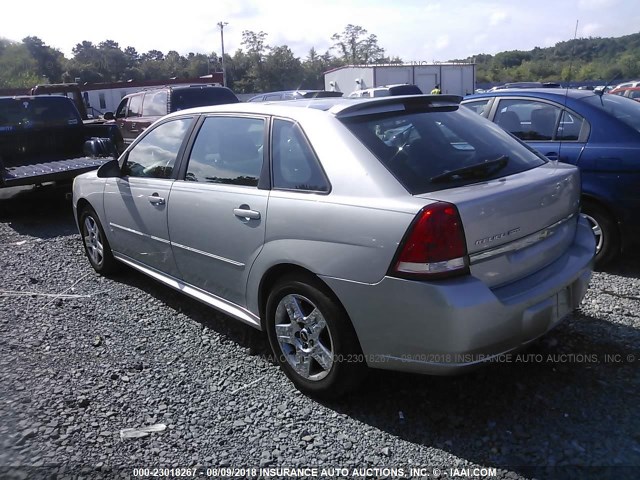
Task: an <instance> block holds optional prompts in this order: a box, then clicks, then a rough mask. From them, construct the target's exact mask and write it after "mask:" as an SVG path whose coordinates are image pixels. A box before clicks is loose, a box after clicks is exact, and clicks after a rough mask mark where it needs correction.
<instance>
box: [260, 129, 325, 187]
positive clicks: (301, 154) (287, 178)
mask: <svg viewBox="0 0 640 480" xmlns="http://www.w3.org/2000/svg"><path fill="white" fill-rule="evenodd" d="M272 148H273V153H272V158H273V188H277V189H283V190H303V191H315V192H328V191H329V182H328V180H327V178H326V177H325V175H324V172H323V171H322V168H320V164H319V163H318V159H317V157H316V155H315V153H314V152H313V150H312V149H311V146H310V145H309V143H308V142H307V139H306V138H305V136H304V134H303V133H302V129H301V128H300V127H299V125H298V124H296V123H294V122H291V121H287V120H280V119H276V120H274V122H273V141H272Z"/></svg>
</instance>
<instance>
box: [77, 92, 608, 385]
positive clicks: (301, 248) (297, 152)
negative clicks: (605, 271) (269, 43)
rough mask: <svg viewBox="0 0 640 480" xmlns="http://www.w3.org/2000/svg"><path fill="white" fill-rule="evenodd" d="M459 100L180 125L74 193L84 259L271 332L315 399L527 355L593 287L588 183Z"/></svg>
mask: <svg viewBox="0 0 640 480" xmlns="http://www.w3.org/2000/svg"><path fill="white" fill-rule="evenodd" d="M460 100H461V97H457V96H449V95H438V96H429V95H415V96H401V97H385V98H379V99H362V100H360V101H353V100H352V99H341V98H326V99H321V100H318V99H316V100H298V101H295V102H268V103H239V104H235V105H232V106H229V105H226V106H217V107H204V108H198V109H192V110H185V111H182V112H176V113H173V114H170V115H168V116H166V117H165V118H163V119H162V120H160V121H158V122H157V123H155V124H154V125H153V126H152V127H150V128H149V129H148V130H147V131H145V132H144V134H143V135H141V136H140V137H139V138H138V139H137V140H136V141H135V142H134V143H133V144H132V145H131V146H130V147H129V148H128V149H127V150H126V151H125V152H124V153H123V155H122V156H121V157H120V159H119V160H118V161H112V162H110V163H109V164H107V165H105V166H104V167H102V168H101V169H100V170H99V171H98V172H94V173H93V174H87V175H83V176H81V177H79V178H77V179H76V181H75V183H74V188H73V207H74V214H75V217H76V219H77V222H78V227H79V230H80V232H81V238H82V241H83V243H84V248H85V250H86V254H87V257H88V259H89V262H90V263H91V265H92V267H93V268H94V269H95V270H96V271H97V272H99V273H102V274H108V273H110V272H112V271H113V270H114V269H115V268H116V267H117V266H118V265H119V264H120V263H124V264H126V265H129V266H130V267H133V268H135V269H137V270H140V271H141V272H144V273H146V274H147V275H149V276H151V277H153V278H154V279H156V280H158V281H160V282H162V283H164V284H166V285H169V286H171V287H173V288H176V289H178V290H179V291H181V292H183V293H185V294H187V295H190V296H192V297H194V298H196V299H198V300H200V301H202V302H204V303H206V304H208V305H211V306H213V307H215V308H217V309H219V310H221V311H223V312H225V313H227V314H229V315H230V316H232V317H234V318H236V319H238V320H240V321H243V322H245V323H247V324H249V325H251V326H253V327H255V328H257V329H261V330H265V331H266V333H267V336H268V339H269V342H270V345H271V348H272V349H273V353H274V356H275V359H276V361H277V362H278V363H279V365H280V366H281V368H282V370H284V372H285V373H286V375H287V376H288V377H289V378H290V379H291V380H292V381H293V383H294V384H295V385H296V386H297V387H298V388H299V389H300V390H302V391H304V392H306V393H308V394H313V395H317V396H325V397H329V396H337V395H340V394H342V393H344V392H346V391H348V390H349V389H352V388H355V387H356V386H357V385H358V383H359V381H360V380H362V378H363V372H364V371H365V370H366V369H365V366H369V367H374V368H383V369H392V370H404V371H410V372H421V373H433V374H436V373H437V374H447V373H454V372H459V371H462V370H464V369H465V368H471V367H474V366H476V365H478V364H480V363H481V362H483V361H486V360H488V359H491V358H495V357H496V356H497V355H500V354H503V353H504V352H509V351H511V350H513V349H517V348H520V347H522V346H523V345H525V344H527V343H528V342H530V341H532V340H533V339H535V338H538V337H539V336H541V335H543V334H544V333H545V332H547V331H548V330H549V329H551V328H553V327H554V326H556V325H557V324H558V322H560V321H561V320H562V319H563V318H564V317H565V316H566V315H567V314H569V312H571V311H572V310H573V309H574V308H576V307H577V306H578V305H579V304H580V301H581V299H582V297H583V295H584V294H585V291H586V289H587V284H588V281H589V278H590V276H591V266H592V260H593V255H594V251H595V240H594V236H593V234H592V232H591V229H590V227H589V225H588V223H587V222H586V220H585V219H584V218H583V217H581V216H580V215H579V214H578V211H579V203H580V177H579V172H578V169H577V168H576V167H574V166H571V165H564V164H557V163H555V162H550V161H549V160H547V159H546V158H545V157H543V156H541V155H539V154H537V153H534V152H533V151H532V150H530V149H529V148H527V147H526V146H525V145H523V144H522V143H521V142H519V141H517V140H515V139H514V138H513V137H512V136H511V135H509V134H507V133H506V132H504V131H503V130H502V129H501V128H499V127H497V126H495V125H493V124H492V123H491V122H489V121H487V120H486V119H484V118H482V117H480V116H478V115H475V114H474V113H472V112H470V111H469V110H467V109H464V108H460V107H459V102H460ZM141 307H142V306H141Z"/></svg>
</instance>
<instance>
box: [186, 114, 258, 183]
mask: <svg viewBox="0 0 640 480" xmlns="http://www.w3.org/2000/svg"><path fill="white" fill-rule="evenodd" d="M264 125H265V121H264V119H262V118H249V117H231V116H219V117H218V116H215V117H207V118H205V120H204V123H203V124H202V127H201V128H200V130H199V132H198V136H197V137H196V139H195V142H194V144H193V148H192V149H191V154H190V156H189V163H188V165H187V174H186V177H185V180H187V181H191V182H205V183H221V184H226V185H244V186H248V187H257V186H258V180H259V178H260V172H261V171H262V163H263V143H264V128H265V127H264Z"/></svg>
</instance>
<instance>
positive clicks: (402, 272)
mask: <svg viewBox="0 0 640 480" xmlns="http://www.w3.org/2000/svg"><path fill="white" fill-rule="evenodd" d="M468 264H469V262H468V258H467V245H466V241H465V238H464V230H463V228H462V220H461V219H460V214H459V213H458V209H457V208H456V207H455V205H452V204H450V203H445V202H438V203H434V204H432V205H429V206H427V207H425V208H423V209H422V210H421V211H420V213H418V215H417V217H416V219H415V220H414V222H413V223H412V224H411V227H409V231H408V232H407V234H406V236H405V238H404V241H403V242H402V244H401V245H400V249H399V252H398V255H397V257H396V260H395V263H394V267H393V273H394V274H396V275H398V276H405V277H406V276H409V277H412V278H415V277H421V278H435V277H440V278H442V277H450V276H455V275H461V274H465V273H468V272H469V268H468Z"/></svg>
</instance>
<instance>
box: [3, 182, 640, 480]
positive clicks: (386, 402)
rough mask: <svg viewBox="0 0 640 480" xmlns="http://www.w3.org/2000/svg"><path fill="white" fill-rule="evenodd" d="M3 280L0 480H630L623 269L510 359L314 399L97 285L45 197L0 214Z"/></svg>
mask: <svg viewBox="0 0 640 480" xmlns="http://www.w3.org/2000/svg"><path fill="white" fill-rule="evenodd" d="M0 271H1V272H2V275H1V279H2V285H1V286H0V290H1V291H0V478H7V477H8V478H36V477H43V478H56V475H58V476H57V478H66V477H72V478H93V477H100V478H116V477H123V478H124V477H131V476H133V475H134V474H135V473H136V472H138V471H137V470H135V471H134V469H136V468H150V469H154V468H187V467H191V468H193V467H198V468H199V470H198V473H197V475H196V476H197V477H198V478H202V477H207V476H208V477H209V478H220V477H223V476H225V475H224V474H226V473H232V474H236V476H238V477H248V478H258V477H260V478H267V477H268V476H271V478H276V477H282V478H287V477H289V478H296V477H297V478H353V477H356V475H357V474H360V478H365V477H366V478H430V477H429V475H428V474H429V473H431V478H433V473H432V469H434V468H435V469H439V472H436V474H437V473H439V477H440V478H448V477H450V478H455V477H461V478H510V479H519V478H539V479H543V478H562V479H566V478H637V471H636V469H635V467H639V466H640V415H638V408H637V403H638V400H639V399H640V369H639V368H638V366H639V365H640V351H639V350H640V349H639V348H638V346H639V345H640V333H639V328H640V309H639V306H640V257H629V256H627V257H625V258H623V259H622V261H621V262H620V263H619V265H617V266H614V267H613V268H612V269H611V270H610V271H609V272H606V273H595V274H594V277H593V280H592V283H591V288H590V290H589V293H588V294H587V297H586V299H585V301H584V302H583V304H582V306H581V309H580V310H579V311H578V312H576V313H574V314H573V315H572V317H571V318H570V319H569V320H568V321H566V322H565V323H563V324H562V325H561V326H560V327H558V328H557V329H556V330H555V331H553V332H552V333H551V334H549V335H548V336H546V337H545V338H544V339H543V340H541V341H539V342H536V343H535V344H534V345H532V347H531V348H530V349H528V350H526V351H525V352H522V354H520V356H516V355H514V356H513V357H512V358H510V359H508V361H504V362H500V363H494V364H491V365H488V366H487V367H485V368H482V369H480V370H478V371H476V372H473V373H471V374H468V375H464V376H460V377H454V378H441V377H437V378H433V377H426V376H415V375H405V374H397V373H391V372H383V371H375V372H372V373H371V375H370V376H369V379H368V380H367V382H366V384H365V386H364V388H363V389H362V390H361V391H359V392H358V393H357V394H355V395H352V396H351V397H349V398H345V399H342V400H340V401H336V402H330V403H319V402H317V401H315V400H312V399H310V398H308V397H305V396H304V395H301V394H299V393H298V392H297V391H296V390H294V389H293V388H292V386H291V385H290V384H289V382H288V381H287V380H286V378H285V376H284V375H283V374H282V373H280V372H279V370H278V368H277V367H276V366H275V365H274V364H273V363H272V362H271V361H270V359H269V355H268V345H267V341H266V339H265V338H263V337H262V335H261V334H259V333H258V332H255V331H254V330H252V329H251V328H249V327H245V326H244V325H242V324H240V323H238V322H235V321H233V320H231V319H229V318H228V317H225V316H224V315H222V314H220V313H217V312H216V311H214V310H211V309H209V308H206V307H204V306H202V305H200V304H199V303H197V302H195V301H192V300H190V299H188V298H185V297H183V296H181V295H179V294H178V293H176V292H174V291H173V290H170V289H168V288H165V287H164V286H162V285H160V284H158V283H156V282H154V281H152V280H151V279H148V278H146V277H145V276H143V275H141V274H139V273H137V272H135V271H132V270H128V269H126V270H124V271H123V272H122V273H120V274H118V275H117V276H115V277H113V278H111V279H107V278H103V277H100V276H98V275H97V274H95V273H94V272H93V270H92V269H91V268H90V266H89V263H88V261H87V260H86V259H85V257H84V254H83V251H82V247H81V241H80V237H79V235H78V233H77V231H76V229H75V225H74V223H73V218H72V215H71V205H70V202H68V201H66V200H64V198H63V197H62V195H60V194H59V193H58V192H55V193H48V192H46V191H45V192H44V193H42V194H34V193H33V192H28V193H27V194H26V195H23V196H16V197H15V198H13V199H11V200H1V201H0ZM150 425H163V426H165V428H164V430H162V431H157V432H152V433H148V434H147V436H145V437H141V438H122V433H121V432H122V430H123V429H127V428H140V427H145V426H150ZM159 428H162V427H159ZM124 433H125V436H126V432H124ZM213 468H223V469H224V468H229V469H232V470H231V471H230V472H228V471H226V470H217V471H214V470H211V469H213ZM261 468H262V469H272V470H262V471H260V469H261ZM293 468H298V469H306V470H303V471H297V472H291V471H287V470H285V469H293ZM323 468H325V469H328V470H325V471H324V474H323V470H322V469H323ZM365 468H368V470H362V469H365ZM411 468H417V469H420V470H418V471H411V470H410V469H411ZM479 468H492V469H495V471H496V476H490V475H488V474H489V473H491V472H490V471H487V470H481V469H480V470H478V469H479ZM242 469H245V470H242ZM247 469H248V470H247ZM251 469H254V470H251ZM278 469H279V470H278ZM310 469H317V470H310ZM331 469H334V470H331ZM345 469H346V470H345ZM354 469H356V470H355V471H354ZM385 469H386V470H385ZM389 469H395V470H389ZM400 469H401V470H400ZM149 473H164V474H166V473H172V474H173V475H174V476H177V474H178V473H189V472H185V471H183V472H177V471H175V470H174V471H173V472H167V471H161V472H154V471H153V470H151V471H150V472H149ZM260 473H262V474H263V475H262V476H260ZM305 474H306V475H305ZM436 476H438V475H436Z"/></svg>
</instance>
